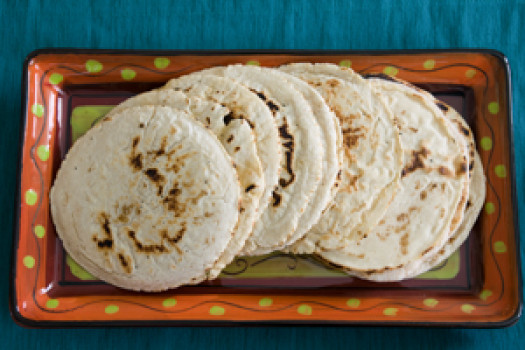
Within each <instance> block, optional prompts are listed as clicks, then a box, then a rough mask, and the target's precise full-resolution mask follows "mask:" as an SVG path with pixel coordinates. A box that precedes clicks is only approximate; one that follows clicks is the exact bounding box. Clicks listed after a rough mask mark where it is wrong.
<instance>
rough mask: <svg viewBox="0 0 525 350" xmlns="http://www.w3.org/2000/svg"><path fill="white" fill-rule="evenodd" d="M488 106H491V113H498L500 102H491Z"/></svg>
mask: <svg viewBox="0 0 525 350" xmlns="http://www.w3.org/2000/svg"><path fill="white" fill-rule="evenodd" d="M488 108H489V112H490V113H491V114H498V112H499V103H497V102H491V103H489V106H488Z"/></svg>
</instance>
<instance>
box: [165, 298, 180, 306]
mask: <svg viewBox="0 0 525 350" xmlns="http://www.w3.org/2000/svg"><path fill="white" fill-rule="evenodd" d="M175 305H177V300H176V299H172V298H169V299H164V301H162V306H164V307H174V306H175Z"/></svg>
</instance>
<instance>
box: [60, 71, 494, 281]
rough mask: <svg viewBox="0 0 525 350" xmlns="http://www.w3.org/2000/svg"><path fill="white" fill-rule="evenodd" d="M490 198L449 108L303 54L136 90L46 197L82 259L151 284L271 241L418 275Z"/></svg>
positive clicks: (395, 275)
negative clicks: (299, 59)
mask: <svg viewBox="0 0 525 350" xmlns="http://www.w3.org/2000/svg"><path fill="white" fill-rule="evenodd" d="M484 197H485V178H484V175H483V168H482V166H481V161H480V158H479V155H478V154H477V152H476V148H475V144H474V137H473V134H472V131H471V130H470V129H469V127H468V125H467V124H466V123H465V121H464V120H463V119H462V118H461V116H459V114H458V113H457V112H455V111H454V110H453V109H452V108H451V107H450V106H447V105H445V104H444V103H442V102H440V101H437V100H435V99H434V97H433V96H432V95H431V94H430V93H428V92H425V91H422V90H420V89H418V88H415V87H414V86H411V85H410V84H408V83H406V82H403V81H400V80H395V79H392V78H389V77H387V76H382V75H375V76H368V77H361V76H360V75H358V74H356V73H355V72H353V71H352V70H351V69H349V68H343V67H339V66H336V65H333V64H310V63H293V64H289V65H285V66H281V67H277V68H262V67H256V66H244V65H231V66H225V67H214V68H210V69H206V70H202V71H198V72H194V73H191V74H189V75H185V76H181V77H178V78H175V79H172V80H170V81H169V82H168V83H167V84H166V85H165V86H164V87H162V88H160V89H157V90H153V91H148V92H145V93H143V94H140V95H137V96H135V97H133V98H130V99H128V100H126V101H124V102H123V103H121V104H120V105H118V106H117V107H115V108H114V109H113V110H112V111H111V112H110V113H109V114H108V115H107V116H106V117H105V118H104V119H103V120H102V121H101V122H99V123H98V124H97V125H96V126H95V127H93V128H92V129H91V130H90V131H88V132H87V133H86V134H85V135H84V136H82V137H81V138H80V139H79V140H78V141H77V142H76V143H75V144H74V145H73V146H72V148H71V149H70V151H69V153H68V155H67V157H66V159H65V160H64V162H63V163H62V165H61V168H60V170H59V171H58V173H57V176H56V180H55V183H54V186H53V188H52V189H51V192H50V200H51V212H52V216H53V220H54V223H55V226H56V230H57V233H58V235H59V237H60V238H61V239H62V242H63V244H64V247H65V249H66V250H67V252H68V253H69V254H70V255H71V256H72V257H73V259H75V260H76V261H77V262H78V263H79V264H80V265H81V266H83V267H84V268H85V269H86V270H88V271H89V272H90V273H92V274H93V275H94V276H96V277H98V278H100V279H102V280H104V281H106V282H108V283H111V284H113V285H116V286H119V287H122V288H126V289H132V290H143V291H161V290H165V289H169V288H175V287H178V286H181V285H185V284H195V283H199V282H202V281H204V280H206V279H213V278H216V277H217V276H218V275H219V274H220V272H221V271H222V269H223V268H224V267H225V266H227V265H228V264H229V263H230V262H232V261H233V259H235V257H237V256H239V255H260V254H266V253H271V252H273V251H276V250H281V251H285V252H289V253H294V254H315V255H316V256H318V257H320V258H322V259H324V260H326V261H327V262H329V263H331V264H332V265H336V266H339V267H340V268H341V269H343V270H344V271H346V272H347V273H348V274H350V275H353V276H357V277H360V278H364V279H369V280H376V281H396V280H401V279H405V278H410V277H414V276H416V275H418V274H420V273H423V272H425V271H427V270H429V269H431V268H433V267H434V266H436V265H438V264H440V263H441V262H442V261H443V260H444V259H446V258H447V257H448V256H450V254H452V253H453V252H454V251H455V250H456V249H457V248H458V247H459V246H460V245H461V244H462V243H463V242H464V241H465V239H466V238H467V237H468V234H469V232H470V230H471V228H472V226H473V224H474V223H475V221H476V218H477V216H478V214H479V211H480V209H481V206H482V203H483V201H484ZM73 218H74V219H73Z"/></svg>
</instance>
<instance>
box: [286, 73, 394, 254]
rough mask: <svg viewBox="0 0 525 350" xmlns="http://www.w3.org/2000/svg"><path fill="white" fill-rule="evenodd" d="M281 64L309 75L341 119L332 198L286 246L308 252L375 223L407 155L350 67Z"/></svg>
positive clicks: (343, 241) (380, 105)
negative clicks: (300, 236)
mask: <svg viewBox="0 0 525 350" xmlns="http://www.w3.org/2000/svg"><path fill="white" fill-rule="evenodd" d="M281 69H282V70H283V71H285V72H287V73H289V74H292V75H294V76H297V77H299V78H300V79H303V80H304V81H306V82H307V83H308V84H309V85H310V86H312V87H314V88H315V89H316V90H317V91H318V92H319V93H320V95H321V96H322V97H323V98H324V99H325V101H326V103H327V105H328V106H329V107H330V108H331V109H332V111H334V113H335V115H336V116H337V118H338V120H339V123H340V126H341V131H342V138H343V143H342V147H343V152H344V153H343V164H342V166H341V173H340V181H339V182H338V184H337V190H338V192H337V194H336V195H335V198H334V199H333V202H332V203H331V205H330V206H329V207H328V208H327V210H326V211H325V212H324V213H323V215H322V216H321V218H320V220H319V222H318V223H317V224H316V225H314V226H313V227H312V228H311V229H310V231H309V232H308V233H307V234H306V235H305V236H304V238H303V239H300V240H299V241H298V242H297V243H296V244H294V245H292V246H291V247H290V248H289V249H288V250H289V251H291V252H293V253H298V254H309V253H314V252H322V251H325V250H330V249H338V248H344V247H345V246H346V245H348V244H352V243H351V242H353V241H355V240H356V239H358V238H359V237H361V236H363V235H364V234H366V233H367V232H368V231H370V230H371V228H373V227H374V226H375V225H376V224H377V222H378V221H379V220H380V219H381V217H382V216H383V214H384V213H385V211H386V210H387V208H388V206H389V204H390V202H391V200H392V198H393V196H394V194H395V193H396V191H397V188H398V186H399V184H398V183H399V178H400V173H401V169H402V155H403V152H402V149H401V145H400V141H399V135H398V131H397V128H396V127H395V125H394V122H393V119H392V115H391V112H390V110H389V109H388V108H387V106H386V105H385V103H384V102H383V100H382V99H381V98H380V97H379V96H378V95H377V94H375V93H374V92H373V91H372V88H371V86H370V83H369V82H368V81H366V80H364V79H363V78H361V77H360V76H359V75H358V74H356V73H354V72H353V71H352V70H350V69H343V68H341V67H338V66H336V65H332V64H309V63H295V64H290V65H286V66H283V67H281ZM343 78H344V79H343Z"/></svg>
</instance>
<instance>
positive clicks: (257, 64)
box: [246, 60, 261, 66]
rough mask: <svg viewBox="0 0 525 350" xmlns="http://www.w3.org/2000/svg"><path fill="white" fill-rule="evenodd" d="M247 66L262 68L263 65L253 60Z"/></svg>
mask: <svg viewBox="0 0 525 350" xmlns="http://www.w3.org/2000/svg"><path fill="white" fill-rule="evenodd" d="M246 65H248V66H260V65H261V63H260V62H259V61H255V60H252V61H248V62H246Z"/></svg>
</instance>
